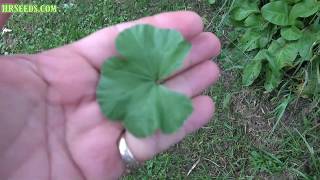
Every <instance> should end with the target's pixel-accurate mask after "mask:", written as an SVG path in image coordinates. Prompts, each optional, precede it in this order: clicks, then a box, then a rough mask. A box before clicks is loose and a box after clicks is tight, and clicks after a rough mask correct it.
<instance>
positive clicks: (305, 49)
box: [297, 29, 319, 60]
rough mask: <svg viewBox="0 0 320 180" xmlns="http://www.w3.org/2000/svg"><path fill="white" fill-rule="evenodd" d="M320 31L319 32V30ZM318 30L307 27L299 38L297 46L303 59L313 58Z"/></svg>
mask: <svg viewBox="0 0 320 180" xmlns="http://www.w3.org/2000/svg"><path fill="white" fill-rule="evenodd" d="M318 33H319V32H318ZM316 41H317V32H314V31H311V30H310V29H307V30H305V31H304V33H303V35H302V37H301V38H300V39H299V41H298V43H297V46H298V49H299V54H300V56H301V57H302V59H303V60H308V59H311V57H312V54H313V53H312V48H313V46H315V45H316Z"/></svg>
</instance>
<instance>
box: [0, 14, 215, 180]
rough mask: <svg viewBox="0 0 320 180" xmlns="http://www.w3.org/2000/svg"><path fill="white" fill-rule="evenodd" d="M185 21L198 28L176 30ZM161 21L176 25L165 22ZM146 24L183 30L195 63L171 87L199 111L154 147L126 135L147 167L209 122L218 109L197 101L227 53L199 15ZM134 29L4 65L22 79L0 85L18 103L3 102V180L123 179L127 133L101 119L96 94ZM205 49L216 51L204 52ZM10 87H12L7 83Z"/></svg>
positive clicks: (152, 140)
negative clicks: (122, 145) (121, 37)
mask: <svg viewBox="0 0 320 180" xmlns="http://www.w3.org/2000/svg"><path fill="white" fill-rule="evenodd" d="M188 17H189V18H188ZM179 18H180V19H181V18H188V19H189V21H191V22H192V23H191V22H181V23H176V22H178V19H179ZM161 19H171V20H170V21H168V20H167V22H162V21H161ZM141 22H144V23H151V24H154V25H156V26H160V27H167V28H175V29H178V30H180V31H181V32H182V33H183V34H184V35H185V37H187V38H188V39H190V41H191V42H192V44H193V47H194V48H193V52H191V55H190V59H192V60H193V61H192V62H191V61H189V62H188V63H186V64H187V65H186V66H185V69H186V68H190V69H189V70H188V71H185V72H182V73H181V74H179V75H177V76H176V77H174V78H172V79H170V80H168V81H167V82H166V83H165V84H166V86H168V87H169V88H171V89H173V90H175V91H178V92H181V93H184V94H186V95H187V96H189V97H190V98H192V99H193V105H194V109H195V110H194V113H193V114H192V115H191V117H190V118H189V120H188V122H187V123H186V124H185V126H184V127H183V128H182V129H181V130H180V131H179V132H177V133H176V134H173V135H163V134H161V133H157V134H156V135H154V136H153V137H150V138H147V139H136V138H134V137H133V136H131V135H130V134H128V133H127V134H126V135H125V136H126V139H127V142H128V144H129V146H130V149H131V150H132V151H133V153H134V155H135V157H136V158H137V159H138V160H141V161H144V160H147V159H150V158H151V157H152V156H153V155H155V154H157V153H159V152H161V151H163V150H165V149H166V148H168V147H169V146H170V145H171V144H173V143H176V142H178V141H179V140H181V139H182V138H183V137H184V136H185V135H186V134H187V133H189V132H192V131H194V130H196V129H198V128H199V127H201V126H202V125H203V124H205V123H206V122H207V121H208V120H209V119H210V117H211V115H212V112H213V104H212V102H211V100H210V99H209V98H207V97H204V96H198V94H199V93H200V92H201V91H202V90H203V89H204V88H206V87H208V86H209V85H210V84H212V83H213V82H214V81H215V80H216V79H217V76H218V68H217V67H216V65H214V64H213V63H211V62H210V61H207V60H208V59H210V57H212V56H214V55H217V53H218V52H219V50H220V47H219V44H218V42H217V39H216V38H215V37H214V36H213V35H212V34H209V33H203V32H202V24H201V21H200V20H199V17H198V16H196V15H195V14H194V13H187V12H185V13H181V12H180V13H168V14H162V15H158V16H156V17H153V18H146V19H143V20H140V22H139V23H141ZM135 23H137V22H135ZM133 24H134V23H127V24H122V25H120V26H116V27H113V28H109V29H104V30H101V31H99V32H97V33H95V34H93V35H91V36H89V37H87V38H85V39H83V40H81V41H79V42H76V43H74V44H71V45H68V46H65V47H61V48H58V49H53V50H50V51H46V52H43V53H39V54H36V55H30V56H20V57H18V56H17V57H12V59H11V60H10V58H9V59H8V58H7V59H6V60H4V61H2V63H4V64H6V65H7V66H6V67H9V68H8V69H7V72H15V76H9V77H6V76H5V75H6V73H5V71H4V75H1V76H0V77H2V79H1V78H0V83H1V82H3V84H4V87H7V89H6V88H4V91H3V92H2V91H0V95H1V94H3V95H6V97H7V98H8V99H4V102H5V101H6V100H8V102H9V101H11V102H13V103H11V104H4V105H2V104H1V102H0V107H1V109H7V110H6V111H5V110H3V111H4V112H2V111H1V110H0V114H4V117H10V119H11V121H3V122H1V123H4V126H1V127H0V132H3V136H1V137H0V140H1V141H0V142H1V144H0V159H2V160H1V161H0V177H3V178H4V179H6V178H8V177H12V179H28V178H29V179H37V178H38V179H106V178H107V179H115V178H117V177H119V176H120V175H121V173H122V172H123V170H124V168H123V164H122V162H121V159H120V155H119V152H118V149H117V141H118V139H119V137H120V136H121V133H122V132H123V128H122V126H121V125H120V124H117V123H113V122H110V121H108V120H107V119H105V118H104V117H103V116H102V114H101V112H100V110H99V106H98V104H97V102H96V100H95V88H96V85H97V82H98V79H99V67H100V65H101V64H102V62H103V60H104V59H106V57H110V56H114V55H116V52H115V50H114V39H115V37H116V34H117V33H118V32H119V30H122V29H123V28H126V27H128V26H131V25H133ZM191 25H192V26H193V27H191ZM106 34H107V35H109V36H108V37H106ZM103 38H104V40H103V42H101V41H102V39H103ZM106 39H107V40H106ZM205 45H206V46H208V45H209V46H210V45H211V48H208V47H207V48H206V49H205V50H204V49H202V48H203V47H204V46H205ZM107 50H108V51H107ZM199 51H201V53H200V52H199ZM190 62H191V63H190ZM0 64H1V63H0ZM195 64H197V65H195ZM191 67H192V68H191ZM203 75H206V77H203ZM5 78H7V79H5ZM199 78H200V80H199ZM4 79H5V80H6V81H2V80H4ZM16 84H19V86H16ZM12 97H14V98H12ZM17 104H18V105H19V107H16V105H17ZM2 106H4V108H2ZM11 108H14V109H19V111H18V113H15V114H14V115H12V113H10V111H8V109H11ZM11 112H12V111H11ZM6 114H7V116H6ZM4 119H6V118H4ZM8 119H9V118H8ZM21 149H23V151H21ZM19 150H20V151H19ZM3 178H1V179H3Z"/></svg>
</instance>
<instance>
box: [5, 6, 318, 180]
mask: <svg viewBox="0 0 320 180" xmlns="http://www.w3.org/2000/svg"><path fill="white" fill-rule="evenodd" d="M38 2H39V3H42V4H58V5H59V10H60V12H59V13H56V14H15V15H14V16H13V18H12V19H11V20H10V21H9V23H8V25H7V28H9V29H12V30H13V31H12V32H10V33H6V34H5V35H3V36H2V39H3V41H2V42H0V53H1V54H13V53H34V52H38V51H41V50H44V49H48V48H53V47H57V46H60V45H63V44H66V43H69V42H72V41H75V40H77V39H79V38H81V37H84V36H86V35H88V34H90V33H91V32H94V31H96V30H98V29H100V28H102V27H105V26H108V25H111V24H116V23H120V22H123V21H128V20H132V19H136V18H139V17H143V16H147V15H152V14H155V13H159V12H163V11H172V10H192V11H196V12H198V13H199V14H200V15H201V16H202V17H203V20H204V22H205V24H206V30H207V31H212V32H215V33H216V34H217V35H218V36H219V37H220V38H221V41H222V43H223V52H222V54H221V56H219V57H217V58H216V59H214V61H215V62H217V63H218V64H219V65H220V67H221V68H222V69H223V74H222V77H221V79H220V81H219V83H218V84H217V85H215V86H213V87H211V88H210V89H208V90H207V91H206V92H205V93H206V94H208V95H210V96H212V98H213V99H214V100H215V101H216V102H217V112H216V115H215V117H214V118H213V119H212V121H211V122H210V124H208V125H207V126H206V127H203V128H202V129H201V130H199V131H198V132H197V133H195V134H193V135H190V136H188V137H187V138H186V139H185V140H184V141H183V142H181V143H180V144H177V145H176V146H174V147H172V148H171V149H170V150H169V151H167V152H165V153H163V154H160V155H159V156H157V157H156V158H155V159H153V160H151V161H148V162H146V164H145V165H144V166H142V167H141V168H139V169H138V170H137V171H135V172H133V173H131V174H129V175H127V176H125V177H123V179H213V178H219V179H230V178H239V179H271V178H286V179H287V178H290V179H297V178H299V179H301V178H304V179H308V178H314V179H318V178H320V158H319V157H320V118H319V117H320V113H319V110H318V111H315V110H312V109H314V108H312V106H316V105H315V104H313V103H312V102H310V101H309V100H305V99H299V100H298V101H297V102H295V103H292V104H290V106H289V109H288V110H287V111H286V113H285V114H284V116H283V118H282V119H281V120H280V121H279V122H280V123H279V125H278V126H277V128H276V129H274V132H273V133H271V132H272V129H273V127H274V125H275V122H276V120H277V119H276V116H275V114H274V111H273V110H274V108H275V107H276V106H277V105H278V104H279V103H281V95H280V96H279V95H278V94H277V93H276V92H275V93H271V94H267V93H265V92H264V91H263V88H262V85H261V84H259V83H257V84H256V85H254V86H252V87H243V86H242V85H241V69H242V68H243V65H244V63H245V62H246V61H247V60H248V59H249V58H250V55H248V54H244V53H243V52H241V51H240V50H238V49H237V45H236V44H234V43H233V42H232V40H231V39H233V38H232V37H234V36H237V35H239V34H237V33H236V32H235V31H234V30H233V29H232V28H230V27H229V26H228V25H227V19H228V18H227V15H228V12H229V7H230V4H231V3H232V1H231V0H226V1H217V3H216V4H214V5H209V3H208V1H207V0H139V1H130V0H96V1H86V2H87V3H83V2H81V3H80V2H78V1H75V0H74V1H72V0H69V1H68V0H64V1H62V0H59V1H46V0H42V1H41V0H40V1H38Z"/></svg>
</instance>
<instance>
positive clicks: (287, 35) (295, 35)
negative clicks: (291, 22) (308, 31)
mask: <svg viewBox="0 0 320 180" xmlns="http://www.w3.org/2000/svg"><path fill="white" fill-rule="evenodd" d="M281 36H282V37H283V38H284V39H286V40H288V41H294V40H298V39H300V38H301V37H302V31H301V30H300V29H298V28H297V27H295V26H292V27H286V28H282V29H281Z"/></svg>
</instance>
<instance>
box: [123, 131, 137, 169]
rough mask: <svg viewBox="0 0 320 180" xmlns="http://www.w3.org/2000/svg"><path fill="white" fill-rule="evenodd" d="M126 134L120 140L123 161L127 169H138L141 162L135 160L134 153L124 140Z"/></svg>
mask: <svg viewBox="0 0 320 180" xmlns="http://www.w3.org/2000/svg"><path fill="white" fill-rule="evenodd" d="M124 134H125V133H123V135H122V136H121V138H120V140H119V152H120V155H121V159H122V161H123V162H124V163H125V165H126V168H127V169H132V168H136V167H138V166H139V162H138V161H137V160H136V159H135V158H134V156H133V154H132V152H131V151H130V149H129V147H128V144H127V142H126V140H125V138H124Z"/></svg>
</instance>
